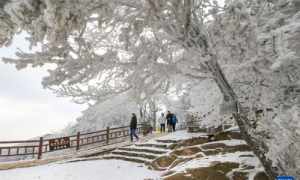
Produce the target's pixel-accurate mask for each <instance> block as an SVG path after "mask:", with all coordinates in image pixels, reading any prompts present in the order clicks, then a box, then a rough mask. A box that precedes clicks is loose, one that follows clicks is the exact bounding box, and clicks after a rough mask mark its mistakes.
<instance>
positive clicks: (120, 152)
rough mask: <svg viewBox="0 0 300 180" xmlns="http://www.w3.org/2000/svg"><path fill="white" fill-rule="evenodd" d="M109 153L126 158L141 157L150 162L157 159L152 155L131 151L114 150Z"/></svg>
mask: <svg viewBox="0 0 300 180" xmlns="http://www.w3.org/2000/svg"><path fill="white" fill-rule="evenodd" d="M111 153H112V154H117V155H123V156H126V157H141V158H145V159H150V160H152V159H155V158H157V157H158V156H157V155H154V154H148V153H140V152H131V151H120V150H116V151H113V152H111Z"/></svg>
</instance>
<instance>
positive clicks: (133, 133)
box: [130, 113, 139, 142]
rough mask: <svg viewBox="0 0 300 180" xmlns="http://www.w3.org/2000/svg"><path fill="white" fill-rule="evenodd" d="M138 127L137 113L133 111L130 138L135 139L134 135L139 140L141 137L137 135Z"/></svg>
mask: <svg viewBox="0 0 300 180" xmlns="http://www.w3.org/2000/svg"><path fill="white" fill-rule="evenodd" d="M136 129H137V118H136V115H135V113H132V117H131V121H130V140H131V142H132V141H133V136H134V137H135V138H136V139H137V140H139V137H138V136H137V135H136Z"/></svg>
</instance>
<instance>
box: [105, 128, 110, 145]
mask: <svg viewBox="0 0 300 180" xmlns="http://www.w3.org/2000/svg"><path fill="white" fill-rule="evenodd" d="M108 143H109V126H107V128H106V144H108Z"/></svg>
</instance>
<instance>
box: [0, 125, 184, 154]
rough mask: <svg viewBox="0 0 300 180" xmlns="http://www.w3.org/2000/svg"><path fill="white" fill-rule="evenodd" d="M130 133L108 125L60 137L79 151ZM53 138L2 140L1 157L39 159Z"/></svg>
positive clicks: (105, 143)
mask: <svg viewBox="0 0 300 180" xmlns="http://www.w3.org/2000/svg"><path fill="white" fill-rule="evenodd" d="M185 128H186V124H185V123H181V124H178V125H177V129H185ZM141 132H142V125H141V124H139V125H138V128H137V133H139V134H140V133H141ZM129 135H130V134H129V126H122V127H114V128H110V127H107V128H106V129H103V130H99V131H94V132H88V133H81V132H78V133H77V134H75V135H71V136H65V137H58V138H68V139H69V140H70V147H69V148H68V149H75V150H76V151H78V150H80V148H81V147H83V146H88V145H92V144H96V143H98V144H99V146H107V145H111V144H115V143H120V141H114V140H117V139H121V138H125V137H128V136H129ZM51 139H57V138H51ZM51 139H44V138H43V137H40V139H39V140H24V141H23V140H22V141H0V157H13V156H15V157H17V156H32V157H37V159H41V158H42V155H43V154H45V153H49V152H50V146H49V141H50V140H51ZM121 142H124V141H121ZM57 150H60V149H57ZM57 150H54V151H57ZM51 152H52V151H51Z"/></svg>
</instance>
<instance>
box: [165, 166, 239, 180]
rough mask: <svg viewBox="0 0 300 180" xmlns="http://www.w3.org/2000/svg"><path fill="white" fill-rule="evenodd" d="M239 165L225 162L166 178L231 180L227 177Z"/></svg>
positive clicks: (166, 178) (171, 179)
mask: <svg viewBox="0 0 300 180" xmlns="http://www.w3.org/2000/svg"><path fill="white" fill-rule="evenodd" d="M238 167H239V164H237V163H231V162H224V163H217V164H215V165H213V166H210V167H203V168H196V169H187V170H186V172H185V173H177V174H174V175H169V176H168V177H165V178H164V179H165V180H200V179H205V180H229V178H228V177H227V176H226V174H227V173H228V172H230V171H231V170H233V169H235V168H238Z"/></svg>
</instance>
